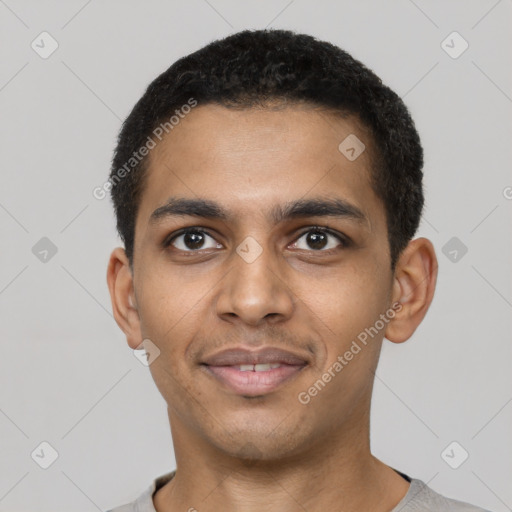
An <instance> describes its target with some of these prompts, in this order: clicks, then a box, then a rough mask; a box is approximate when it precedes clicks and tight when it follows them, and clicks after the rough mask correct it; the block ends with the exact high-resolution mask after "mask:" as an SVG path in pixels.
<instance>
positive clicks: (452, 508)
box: [392, 478, 490, 512]
mask: <svg viewBox="0 0 512 512" xmlns="http://www.w3.org/2000/svg"><path fill="white" fill-rule="evenodd" d="M431 511H435V512H490V511H488V510H485V509H483V508H480V507H477V506H475V505H471V504H469V503H466V502H464V501H458V500H455V499H452V498H448V497H446V496H443V495H441V494H439V493H437V492H435V491H434V490H433V489H431V488H430V487H428V485H426V484H425V483H424V482H422V481H421V480H418V479H415V478H413V479H412V480H411V485H410V487H409V491H408V492H407V494H406V495H405V496H404V499H403V500H402V501H401V502H400V503H399V504H398V505H397V506H396V507H395V508H394V509H393V510H392V512H431Z"/></svg>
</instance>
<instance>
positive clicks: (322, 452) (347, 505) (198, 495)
mask: <svg viewBox="0 0 512 512" xmlns="http://www.w3.org/2000/svg"><path fill="white" fill-rule="evenodd" d="M169 420H170V423H171V431H172V438H173V443H174V447H175V456H176V463H177V471H176V475H175V477H174V478H173V479H172V480H171V481H170V482H169V483H168V484H166V485H165V486H164V487H162V488H161V489H160V490H159V491H157V493H155V495H154V498H153V501H154V505H155V508H156V510H157V512H171V511H175V510H197V511H199V512H207V511H218V510H223V511H225V512H235V511H236V512H240V511H243V512H253V511H254V512H256V511H258V512H261V511H266V510H279V511H282V512H288V511H290V512H291V511H296V510H308V511H309V512H315V511H323V510H342V511H344V512H356V511H360V510H372V511H375V512H380V511H381V512H388V511H390V510H392V509H393V507H395V506H396V505H397V504H398V502H399V501H400V500H401V499H402V498H403V497H404V496H405V494H406V492H407V490H408V488H409V483H408V482H407V481H406V480H404V479H403V478H402V477H401V476H400V475H398V474H397V473H396V472H395V471H394V470H392V469H391V468H390V467H388V466H386V465H385V464H383V463H382V462H381V461H379V460H378V459H376V458H375V457H373V455H372V454H371V452H370V446H369V415H368V414H366V415H365V417H364V418H360V419H359V421H357V422H355V423H354V424H353V427H352V428H351V427H350V426H348V425H347V428H343V429H338V431H337V432H335V433H332V435H329V436H323V437H322V439H320V440H318V442H316V443H314V444H313V443H310V445H309V446H308V447H307V449H302V450H301V451H300V453H298V452H297V453H294V454H291V455H290V456H289V457H286V458H279V460H275V459H274V460H272V459H271V458H266V459H263V458H262V457H259V458H258V460H254V459H250V458H247V459H241V458H240V457H233V456H231V455H229V454H226V453H225V452H223V451H222V450H220V449H218V448H217V447H215V446H213V445H212V444H211V443H209V442H207V441H206V440H205V439H204V438H203V437H201V436H198V435H197V434H196V433H195V432H192V431H191V430H190V429H188V428H187V427H186V425H184V424H183V423H181V421H180V419H179V418H178V417H175V416H173V415H172V414H171V413H169ZM361 430H363V431H364V435H363V432H362V431H361Z"/></svg>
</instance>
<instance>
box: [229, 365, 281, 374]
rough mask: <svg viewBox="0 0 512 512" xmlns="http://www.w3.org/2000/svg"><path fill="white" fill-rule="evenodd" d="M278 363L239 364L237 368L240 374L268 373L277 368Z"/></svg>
mask: <svg viewBox="0 0 512 512" xmlns="http://www.w3.org/2000/svg"><path fill="white" fill-rule="evenodd" d="M280 366H281V365H280V364H279V363H268V364H264V363H262V364H241V365H240V366H238V367H237V368H238V370H240V371H241V372H268V371H269V370H272V369H274V368H279V367H280Z"/></svg>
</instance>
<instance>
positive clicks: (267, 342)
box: [132, 105, 393, 459]
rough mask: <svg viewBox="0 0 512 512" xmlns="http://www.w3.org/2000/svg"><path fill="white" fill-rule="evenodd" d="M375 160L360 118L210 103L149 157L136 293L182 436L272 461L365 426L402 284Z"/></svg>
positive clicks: (156, 372)
mask: <svg viewBox="0 0 512 512" xmlns="http://www.w3.org/2000/svg"><path fill="white" fill-rule="evenodd" d="M350 134H355V135H356V136H357V137H358V139H360V140H361V141H363V143H364V144H365V145H366V150H365V151H364V152H363V153H361V155H360V156H359V157H358V158H356V159H355V160H352V161H351V160H349V159H348V158H347V157H346V156H345V155H344V154H342V152H340V150H339V149H338V146H339V145H340V143H341V142H342V141H343V140H344V139H345V138H346V137H347V136H349V135H350ZM370 150H371V142H370V139H369V135H368V133H367V132H366V131H365V129H364V128H363V127H362V126H361V125H360V124H359V123H358V122H356V120H355V119H352V118H347V119H340V118H335V117H333V116H332V115H331V114H327V113H325V112H323V113H322V112H319V111H317V110H314V109H313V108H298V107H295V108H291V107H287V108H284V109H281V110H268V109H267V110H256V109H247V110H243V111H236V110H231V109H227V108H224V107H220V106H213V105H206V106H198V107H196V108H195V109H194V110H193V111H192V112H191V113H190V114H189V115H187V116H186V117H185V118H184V119H183V120H181V122H180V124H179V125H178V126H177V127H175V128H174V129H173V131H172V132H170V133H169V135H168V136H167V137H166V138H165V139H163V140H162V142H161V143H160V144H159V145H158V146H157V147H156V148H155V149H154V150H153V151H152V152H151V154H150V161H149V164H150V165H149V170H148V177H147V178H148V179H147V187H146V189H145V190H144V193H143V196H142V198H141V204H140V209H139V212H138V216H137V222H136V231H135V233H136V236H135V250H134V254H135V258H134V267H133V289H134V294H135V300H136V304H137V308H138V309H137V313H138V319H139V320H138V321H139V324H138V328H139V330H140V332H139V333H138V336H139V341H138V343H140V341H142V339H149V340H151V342H152V343H154V344H155V345H156V346H157V347H158V349H159V350H160V355H159V356H158V357H157V358H156V359H155V360H154V362H153V363H152V364H151V365H150V371H151V373H152V376H153V378H154V380H155V382H156V385H157V386H158V388H159V390H160V392H161V394H162V396H163V397H164V399H165V400H166V402H167V404H168V408H169V415H170V418H171V426H172V428H173V436H174V435H180V429H181V430H182V431H183V432H185V431H187V432H189V433H193V434H192V435H194V436H197V438H198V439H201V440H203V441H204V442H206V443H207V444H208V445H210V446H214V447H216V448H218V449H219V450H222V451H223V452H225V453H227V454H231V455H240V454H242V453H248V452H250V453H248V454H249V455H252V456H258V457H260V458H262V459H272V458H277V457H283V456H284V455H292V454H296V453H299V452H301V451H305V450H307V449H310V448H312V447H314V446H316V445H318V444H319V443H321V440H322V439H325V437H326V435H327V433H329V435H331V436H332V435H333V432H337V433H339V434H336V435H348V432H351V431H355V430H357V428H358V426H360V425H361V424H362V423H364V422H365V421H366V419H367V416H368V412H369V406H370V396H371V388H372V383H373V373H372V371H374V369H375V367H376V365H377V361H378V356H379V352H380V345H381V341H382V338H383V336H384V333H385V329H383V328H381V329H378V333H377V334H374V335H373V336H372V337H370V336H367V340H366V341H367V342H366V344H363V343H362V342H361V339H362V338H364V335H363V336H362V337H361V333H363V332H365V329H369V328H371V327H373V328H374V329H375V325H376V322H377V321H378V320H379V318H381V319H382V316H381V315H383V314H385V313H386V311H387V310H388V309H389V308H390V305H391V302H392V283H393V275H392V272H391V269H390V253H389V246H388V239H387V229H386V220H385V211H384V206H383V204H382V202H381V201H380V200H379V199H378V198H377V197H376V195H375V194H374V192H373V191H372V188H371V185H370V181H369V169H370ZM170 198H173V201H169V199H170ZM180 200H181V202H179V201H180ZM187 200H195V201H197V200H202V201H203V203H193V204H192V203H190V202H188V203H187ZM295 203H296V204H295ZM321 203H322V204H324V207H323V209H321V208H320V207H319V205H320V204H321ZM187 230H189V231H188V232H187ZM381 323H382V320H381ZM377 325H378V326H380V324H377ZM366 332H368V331H366ZM372 332H374V331H372ZM358 336H359V338H358ZM358 340H359V341H358ZM354 341H355V342H356V344H357V345H358V346H359V349H360V350H359V351H357V349H356V348H355V346H354V344H353V342H354ZM134 344H135V343H134ZM132 348H135V347H132ZM226 351H227V352H226ZM348 352H350V353H352V357H350V356H349V355H348V354H347V353H348ZM340 358H341V359H340ZM341 361H343V363H342V362H341ZM336 362H338V365H336ZM253 364H257V366H256V367H253V366H251V365H253ZM260 365H263V366H260ZM340 365H341V369H340ZM253 370H256V371H253ZM326 373H327V374H329V375H330V379H329V377H325V374H326ZM322 376H324V377H322ZM319 379H320V380H322V382H323V385H322V384H321V383H320V384H319V383H318V381H319ZM315 383H316V387H315ZM315 390H316V392H315ZM173 423H174V424H173ZM189 435H190V434H189Z"/></svg>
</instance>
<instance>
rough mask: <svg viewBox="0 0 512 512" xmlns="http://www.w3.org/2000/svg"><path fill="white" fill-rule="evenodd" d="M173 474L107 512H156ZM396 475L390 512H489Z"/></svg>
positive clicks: (158, 480)
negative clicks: (403, 485)
mask: <svg viewBox="0 0 512 512" xmlns="http://www.w3.org/2000/svg"><path fill="white" fill-rule="evenodd" d="M395 471H396V470H395ZM175 472H176V471H171V472H170V473H166V474H165V475H162V476H159V477H158V478H156V479H155V480H153V483H152V484H151V485H150V486H149V487H148V488H147V489H146V490H145V491H144V492H143V493H142V494H141V495H140V496H139V497H138V498H137V499H136V500H135V501H132V502H131V503H127V504H126V505H122V506H120V507H116V508H114V509H112V510H108V511H107V512H156V510H155V507H154V505H153V494H154V493H155V492H156V491H157V490H158V489H160V487H163V486H164V485H165V484H166V483H167V482H169V480H171V479H172V477H173V476H174V474H175ZM397 473H399V474H401V475H402V476H403V477H404V478H405V479H406V480H408V481H410V483H411V485H410V486H409V490H408V491H407V494H406V495H405V496H404V497H403V498H402V500H401V501H400V503H399V504H398V505H397V506H396V507H395V508H394V509H393V510H390V512H489V511H488V510H485V509H483V508H480V507H475V506H473V505H470V504H469V503H464V502H462V501H456V500H452V499H449V498H445V497H444V496H441V495H440V494H438V493H437V492H435V491H433V490H432V489H431V488H430V487H428V486H427V485H426V484H425V483H423V482H422V481H421V480H417V479H415V478H410V477H408V476H407V475H405V474H404V473H401V472H400V471H397Z"/></svg>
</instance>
